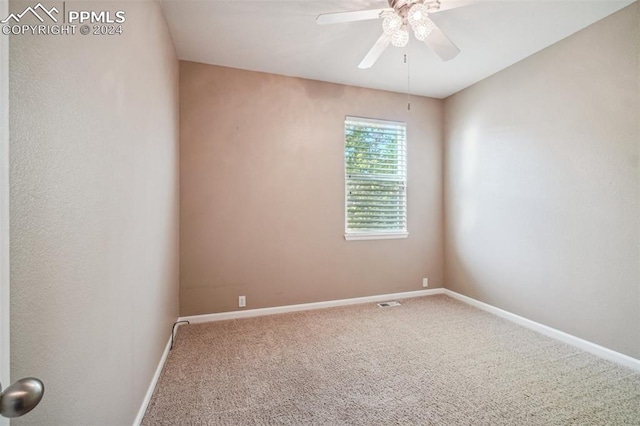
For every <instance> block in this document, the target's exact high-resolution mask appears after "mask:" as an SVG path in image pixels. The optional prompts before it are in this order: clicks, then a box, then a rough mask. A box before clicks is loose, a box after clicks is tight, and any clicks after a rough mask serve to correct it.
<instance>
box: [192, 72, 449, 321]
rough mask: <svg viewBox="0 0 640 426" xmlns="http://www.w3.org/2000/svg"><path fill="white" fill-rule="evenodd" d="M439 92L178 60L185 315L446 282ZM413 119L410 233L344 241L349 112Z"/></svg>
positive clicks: (409, 126) (410, 131)
mask: <svg viewBox="0 0 640 426" xmlns="http://www.w3.org/2000/svg"><path fill="white" fill-rule="evenodd" d="M441 110H442V106H441V101H438V100H435V99H428V98H421V97H414V98H412V101H411V111H410V112H408V111H407V96H406V95H402V94H397V93H390V92H382V91H376V90H369V89H361V88H355V87H349V86H343V85H337V84H329V83H321V82H317V81H311V80H303V79H298V78H290V77H283V76H277V75H271V74H263V73H256V72H249V71H241V70H237V69H230V68H222V67H216V66H211V65H203V64H198V63H192V62H180V150H181V151H180V161H181V163H180V170H181V172H180V173H181V175H180V176H181V177H180V185H181V193H180V194H181V225H180V226H181V228H180V242H181V247H180V250H181V255H180V279H181V281H180V282H181V284H180V313H181V315H193V314H205V313H212V312H221V311H230V310H235V309H238V296H239V295H246V296H247V308H259V307H266V306H280V305H289V304H296V303H306V302H317V301H325V300H333V299H342V298H349V297H357V296H367V295H374V294H382V293H392V292H399V291H409V290H420V289H422V287H421V286H422V278H423V277H428V278H429V279H430V286H431V287H441V286H442V281H443V280H442V227H441V223H442V204H441V199H442V193H441V189H442V180H441V179H442V178H441V175H442V169H441V156H442V152H441V127H442V125H441V119H442V111H441ZM345 115H355V116H363V117H373V118H382V119H391V120H402V121H406V122H407V129H408V130H407V132H408V156H409V163H408V227H409V237H408V238H407V239H406V240H384V241H349V242H347V241H345V240H344V154H343V149H344V135H343V134H344V117H345Z"/></svg>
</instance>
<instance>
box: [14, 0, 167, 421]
mask: <svg viewBox="0 0 640 426" xmlns="http://www.w3.org/2000/svg"><path fill="white" fill-rule="evenodd" d="M26 4H27V3H24V2H13V1H12V2H11V4H10V6H11V9H12V10H13V11H20V10H22V9H23V8H24V7H26ZM28 4H31V5H32V4H33V2H28ZM69 4H70V2H67V6H68V7H69ZM73 6H74V7H78V8H81V7H82V8H84V9H88V10H92V9H94V10H95V9H96V8H104V7H106V8H108V9H109V10H116V9H117V8H122V9H124V10H125V11H126V13H127V15H126V16H127V21H126V23H125V24H124V35H122V36H104V37H99V36H82V35H76V36H72V37H62V36H49V37H45V36H35V37H29V36H26V37H23V36H20V37H17V36H15V37H12V38H11V41H10V55H11V66H10V101H11V110H10V139H11V142H10V155H11V171H10V172H11V175H10V178H11V194H10V195H11V200H10V201H11V339H12V342H11V343H12V346H11V349H12V353H11V358H12V371H11V375H12V377H13V378H14V379H17V378H19V377H23V376H36V377H40V378H42V379H43V380H44V382H45V386H46V394H45V397H44V400H43V401H42V404H41V406H40V407H38V408H37V409H36V410H35V411H33V412H32V413H30V414H28V415H27V416H25V417H24V418H22V419H20V420H14V421H13V422H12V423H13V424H16V425H26V424H41V425H131V424H132V422H133V420H134V418H135V416H136V413H137V411H138V409H139V407H140V404H141V403H142V400H143V397H144V395H145V392H146V390H147V388H148V386H149V383H150V381H151V378H152V376H153V373H154V371H155V368H156V366H157V365H158V361H159V360H160V356H161V354H162V352H163V350H164V348H165V345H166V344H167V339H168V338H169V336H170V328H171V324H172V322H173V321H175V319H176V317H177V315H178V302H177V299H178V211H179V210H178V189H179V188H178V177H179V176H178V61H177V59H176V55H175V52H174V48H173V44H172V41H171V39H170V36H169V33H168V29H167V26H166V23H165V20H164V17H163V15H162V12H161V10H160V6H159V4H158V3H156V2H122V3H114V2H107V3H96V2H89V3H85V4H83V3H79V2H74V3H73Z"/></svg>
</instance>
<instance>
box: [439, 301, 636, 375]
mask: <svg viewBox="0 0 640 426" xmlns="http://www.w3.org/2000/svg"><path fill="white" fill-rule="evenodd" d="M442 293H444V294H446V295H447V296H449V297H452V298H454V299H456V300H459V301H461V302H464V303H467V304H469V305H471V306H474V307H476V308H479V309H482V310H483V311H487V312H490V313H492V314H494V315H497V316H499V317H501V318H504V319H507V320H509V321H511V322H514V323H516V324H518V325H521V326H523V327H526V328H529V329H531V330H533V331H537V332H538V333H540V334H544V335H545V336H548V337H552V338H554V339H556V340H560V341H561V342H564V343H567V344H569V345H571V346H575V347H577V348H579V349H582V350H583V351H586V352H589V353H592V354H594V355H597V356H599V357H601V358H604V359H607V360H609V361H613V362H615V363H618V364H620V365H623V366H625V367H628V368H631V369H633V370H636V371H640V360H638V359H635V358H632V357H630V356H628V355H625V354H621V353H620V352H616V351H614V350H611V349H608V348H605V347H604V346H600V345H597V344H595V343H592V342H589V341H588V340H584V339H581V338H579V337H576V336H573V335H571V334H568V333H565V332H564V331H560V330H556V329H555V328H551V327H549V326H546V325H544V324H540V323H538V322H535V321H532V320H530V319H527V318H524V317H521V316H519V315H516V314H512V313H511V312H508V311H505V310H503V309H500V308H496V307H495V306H491V305H489V304H487V303H484V302H480V301H478V300H476V299H472V298H471V297H467V296H464V295H462V294H460V293H456V292H455V291H451V290H448V289H443V291H442Z"/></svg>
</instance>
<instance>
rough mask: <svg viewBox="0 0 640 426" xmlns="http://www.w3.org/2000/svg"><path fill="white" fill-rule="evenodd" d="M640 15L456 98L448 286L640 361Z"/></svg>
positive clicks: (607, 24) (450, 128)
mask: <svg viewBox="0 0 640 426" xmlns="http://www.w3.org/2000/svg"><path fill="white" fill-rule="evenodd" d="M639 10H640V5H639V4H638V3H635V4H633V5H631V6H629V7H627V8H626V9H624V10H622V11H620V12H618V13H616V14H614V15H612V16H610V17H608V18H605V19H604V20H602V21H600V22H598V23H596V24H595V25H593V26H591V27H588V28H586V29H585V30H583V31H580V32H579V33H576V34H575V35H573V36H571V37H569V38H567V39H565V40H563V41H561V42H559V43H557V44H555V45H553V46H551V47H549V48H547V49H545V50H543V51H541V52H539V53H538V54H536V55H534V56H532V57H530V58H528V59H525V60H524V61H522V62H519V63H518V64H516V65H514V66H512V67H510V68H508V69H506V70H504V71H502V72H500V73H498V74H496V75H494V76H492V77H490V78H488V79H487V80H484V81H482V82H480V83H478V84H476V85H474V86H472V87H471V88H468V89H466V90H464V91H462V92H460V93H458V94H457V95H455V96H453V97H450V98H448V99H447V100H446V102H445V118H446V119H445V121H446V125H445V132H446V135H445V138H446V141H447V142H446V173H445V181H446V189H445V194H446V201H445V205H446V235H447V237H446V244H445V245H446V259H445V265H446V286H447V287H448V288H450V289H452V290H455V291H458V292H461V293H463V294H466V295H468V296H471V297H474V298H477V299H479V300H482V301H485V302H488V303H490V304H493V305H495V306H498V307H501V308H504V309H506V310H509V311H511V312H515V313H517V314H520V315H523V316H525V317H527V318H530V319H533V320H535V321H539V322H541V323H543V324H546V325H549V326H551V327H555V328H558V329H560V330H563V331H565V332H568V333H571V334H574V335H576V336H579V337H582V338H585V339H587V340H590V341H593V342H596V343H599V344H601V345H604V346H606V347H609V348H612V349H614V350H617V351H620V352H622V353H625V354H627V355H631V356H634V357H636V358H640V327H638V324H640V266H639V264H640V253H639V245H640V206H639V202H640V169H639V150H640V129H639V126H640V87H639V78H640V67H639V64H638V58H639V54H640V50H639V49H640V47H639V46H640V43H639V42H640V30H639V29H640V16H639Z"/></svg>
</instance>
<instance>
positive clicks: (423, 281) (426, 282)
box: [422, 278, 429, 287]
mask: <svg viewBox="0 0 640 426" xmlns="http://www.w3.org/2000/svg"><path fill="white" fill-rule="evenodd" d="M422 287H429V278H423V279H422Z"/></svg>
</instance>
